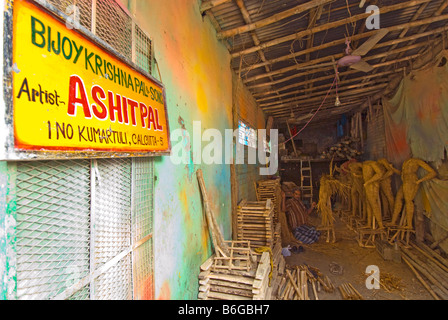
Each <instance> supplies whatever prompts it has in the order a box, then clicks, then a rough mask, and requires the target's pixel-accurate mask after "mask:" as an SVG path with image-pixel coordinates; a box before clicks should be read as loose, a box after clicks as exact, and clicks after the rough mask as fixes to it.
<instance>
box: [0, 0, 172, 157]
mask: <svg viewBox="0 0 448 320" xmlns="http://www.w3.org/2000/svg"><path fill="white" fill-rule="evenodd" d="M17 1H22V2H26V3H29V4H31V5H32V6H34V7H35V8H36V9H37V10H41V11H42V12H43V13H45V14H48V15H49V16H51V17H52V18H54V19H56V20H57V21H58V22H59V23H64V24H65V23H66V21H67V20H68V18H69V17H68V16H67V15H66V14H65V13H63V12H61V11H60V10H58V9H57V8H55V7H54V6H53V5H51V4H49V3H47V2H46V1H42V2H37V1H33V0H3V1H2V2H3V4H4V7H3V23H0V32H1V33H2V34H4V39H3V47H2V48H1V49H0V51H2V53H3V57H4V58H3V72H2V73H1V77H2V82H3V90H2V92H1V93H0V101H1V102H0V161H2V160H16V161H19V160H26V161H30V160H63V159H65V160H68V159H96V158H132V157H155V156H168V155H170V153H171V141H170V126H169V116H168V108H167V99H166V88H165V86H164V85H163V83H161V81H159V80H157V79H156V78H154V77H153V76H152V75H151V74H149V73H148V72H147V71H145V70H143V69H142V68H140V67H139V66H138V65H136V64H135V63H134V62H132V61H129V60H128V59H127V58H125V57H124V56H123V55H121V54H120V53H119V52H118V51H117V50H115V49H114V48H113V47H111V46H110V45H109V44H107V43H106V42H105V41H103V40H102V39H100V38H99V37H97V36H95V35H94V34H93V33H92V32H91V31H90V30H88V29H86V28H85V27H83V26H79V28H76V29H72V30H71V31H70V32H74V33H76V34H77V35H78V36H80V37H82V38H83V39H85V40H86V41H87V42H89V43H90V44H91V45H92V46H94V47H97V48H98V49H100V50H103V51H106V53H107V54H109V55H111V56H112V57H113V58H114V59H116V60H117V61H118V62H119V63H122V64H124V65H125V66H126V67H127V68H129V69H130V70H131V71H133V72H135V73H137V74H138V75H140V76H141V77H143V78H146V80H148V81H149V82H152V83H154V84H155V85H156V86H158V87H159V89H161V91H162V98H163V108H164V112H165V114H164V116H165V120H166V121H165V122H164V125H165V126H166V128H165V130H166V138H167V142H166V145H167V147H166V149H164V150H162V151H141V150H137V151H132V150H129V151H128V150H125V151H122V150H117V151H111V150H107V151H104V150H89V149H87V148H86V149H84V148H82V149H78V150H76V149H75V150H74V149H71V148H64V147H61V149H57V150H55V149H52V148H46V147H43V148H40V149H33V150H29V149H20V148H17V147H16V141H15V134H14V133H15V128H14V102H13V101H14V92H13V86H14V82H13V79H14V73H15V72H17V71H18V70H17V68H18V67H17V66H16V65H14V52H13V44H14V34H13V30H14V21H13V19H14V18H13V17H14V14H13V13H14V12H13V10H14V7H15V6H14V3H15V2H17ZM131 19H132V17H131ZM1 29H3V30H1Z"/></svg>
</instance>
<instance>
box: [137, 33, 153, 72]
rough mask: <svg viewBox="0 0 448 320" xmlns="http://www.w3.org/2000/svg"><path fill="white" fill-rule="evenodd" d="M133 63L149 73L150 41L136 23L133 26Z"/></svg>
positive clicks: (150, 59)
mask: <svg viewBox="0 0 448 320" xmlns="http://www.w3.org/2000/svg"><path fill="white" fill-rule="evenodd" d="M134 40H135V54H136V57H135V59H136V61H135V63H136V64H137V65H138V66H139V67H141V68H142V69H143V70H145V71H146V72H148V73H151V61H152V42H151V39H150V38H149V37H148V36H147V35H146V34H145V33H144V32H143V30H141V29H140V28H139V27H138V26H137V25H136V26H135V39H134Z"/></svg>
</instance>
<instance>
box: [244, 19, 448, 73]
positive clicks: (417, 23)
mask: <svg viewBox="0 0 448 320" xmlns="http://www.w3.org/2000/svg"><path fill="white" fill-rule="evenodd" d="M446 19H448V15H445V16H441V17H438V18H437V21H434V19H433V18H426V19H422V20H418V21H413V22H407V23H403V24H400V25H396V26H393V27H389V28H388V29H389V31H390V32H394V31H398V30H401V29H406V28H413V27H419V26H425V25H429V24H431V23H434V22H438V21H442V20H446ZM446 30H447V27H446V26H443V27H440V28H437V29H434V30H431V31H427V32H421V33H418V34H415V35H412V36H408V37H403V38H400V39H394V40H390V41H387V42H382V43H379V44H377V45H376V46H375V47H374V48H375V49H378V48H382V47H389V46H394V45H396V44H400V43H402V42H409V41H413V40H417V39H420V38H423V37H428V36H431V35H434V34H439V33H443V32H445V31H446ZM375 34H376V31H368V32H365V33H361V34H356V35H354V36H353V38H352V40H359V39H362V38H367V37H370V36H373V35H375ZM345 41H346V39H345V38H343V39H339V40H334V41H332V42H328V43H325V44H321V45H318V46H315V47H312V48H309V49H305V50H301V51H299V52H296V53H292V54H288V55H284V56H281V57H278V58H275V59H271V60H267V61H266V62H261V63H256V64H253V65H250V66H249V67H245V68H241V73H245V72H247V71H250V70H255V69H257V68H260V67H263V66H265V65H267V64H270V65H273V64H275V63H278V62H283V61H287V60H291V59H295V58H298V57H300V56H303V55H306V54H309V53H312V52H315V51H320V50H323V49H327V48H331V47H334V46H338V45H343V44H344V43H345Z"/></svg>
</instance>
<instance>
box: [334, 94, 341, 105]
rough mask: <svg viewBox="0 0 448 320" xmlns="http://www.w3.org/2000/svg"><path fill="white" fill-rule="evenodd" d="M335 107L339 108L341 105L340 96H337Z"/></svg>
mask: <svg viewBox="0 0 448 320" xmlns="http://www.w3.org/2000/svg"><path fill="white" fill-rule="evenodd" d="M334 105H335V107H339V106H340V105H341V100H339V96H336V102H335V103H334Z"/></svg>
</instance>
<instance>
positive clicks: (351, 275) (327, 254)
mask: <svg viewBox="0 0 448 320" xmlns="http://www.w3.org/2000/svg"><path fill="white" fill-rule="evenodd" d="M310 223H311V224H312V225H315V226H317V225H318V224H319V219H318V218H317V217H313V216H312V217H311V220H310ZM335 230H336V242H335V243H327V242H326V237H324V236H321V237H320V239H319V241H318V242H317V243H314V244H312V245H303V248H304V251H303V252H301V253H297V254H294V253H293V254H292V255H291V256H289V257H286V258H285V260H286V264H287V265H290V266H296V265H304V264H306V265H308V266H312V267H315V268H318V269H319V270H320V271H321V272H322V273H323V274H324V275H327V276H328V277H329V278H330V280H331V281H332V283H333V285H334V287H335V288H336V290H335V291H334V292H333V293H327V292H325V291H323V290H321V292H319V293H318V298H319V300H342V295H341V293H340V291H339V290H338V289H337V288H338V286H339V285H340V284H342V283H351V284H352V285H353V287H354V288H355V289H356V290H358V292H359V293H360V294H361V295H362V296H363V298H364V300H433V298H432V297H431V295H430V294H429V293H428V291H427V290H426V289H425V288H424V287H423V285H422V284H421V283H420V282H419V280H418V279H417V278H416V277H415V276H414V274H413V273H412V271H411V270H410V269H409V267H408V266H407V265H406V264H405V263H404V262H401V263H400V262H394V261H385V260H384V259H383V258H382V256H381V255H380V254H379V252H377V250H376V249H375V248H372V249H371V248H362V247H360V246H359V245H358V242H357V240H356V234H355V232H354V231H352V230H349V229H348V228H347V226H346V225H345V223H343V222H342V221H341V220H340V219H339V218H336V224H335ZM332 263H336V264H337V265H339V266H340V267H342V268H339V270H342V274H333V273H332V272H331V271H330V264H332ZM370 265H375V266H378V267H379V270H380V277H381V279H385V277H389V278H394V279H396V280H397V283H398V284H399V285H398V287H399V290H398V289H392V290H386V289H385V288H384V287H383V286H381V289H379V290H378V289H377V290H375V289H371V290H369V289H367V287H366V278H367V275H366V274H365V272H366V268H367V267H368V266H370ZM333 271H334V270H333ZM388 291H390V292H388Z"/></svg>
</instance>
